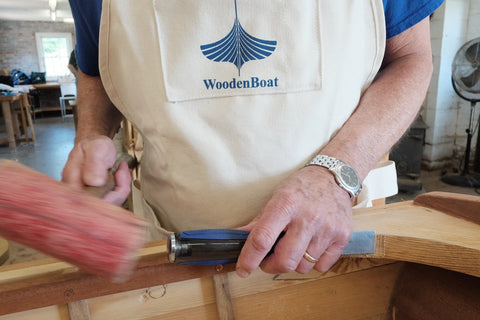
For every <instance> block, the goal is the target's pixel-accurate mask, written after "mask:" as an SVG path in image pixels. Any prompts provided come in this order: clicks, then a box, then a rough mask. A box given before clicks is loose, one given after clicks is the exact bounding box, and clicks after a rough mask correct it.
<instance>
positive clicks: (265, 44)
mask: <svg viewBox="0 0 480 320" xmlns="http://www.w3.org/2000/svg"><path fill="white" fill-rule="evenodd" d="M234 4H235V22H234V24H233V27H232V29H231V30H230V32H229V33H228V34H227V35H226V36H225V37H223V38H222V39H220V40H218V41H215V42H212V43H209V44H204V45H201V46H200V49H201V50H202V53H203V55H204V56H205V57H206V58H207V59H210V60H212V61H215V62H229V63H232V64H234V65H235V66H236V67H237V70H238V76H239V77H240V71H241V69H242V66H243V65H244V64H245V63H247V62H248V61H252V60H263V59H265V58H267V57H269V56H270V55H271V54H272V53H273V52H274V51H275V49H276V47H277V41H275V40H263V39H259V38H257V37H254V36H252V35H250V34H249V33H248V32H246V31H245V29H244V28H243V27H242V25H241V23H240V20H239V18H238V11H237V0H234ZM203 81H204V84H205V86H206V88H207V90H210V89H211V90H215V89H217V90H222V89H246V88H262V87H263V88H264V87H278V78H277V77H273V78H271V79H262V78H260V77H250V79H247V80H240V79H236V78H233V79H232V78H230V79H229V80H228V81H219V80H217V79H204V80H203Z"/></svg>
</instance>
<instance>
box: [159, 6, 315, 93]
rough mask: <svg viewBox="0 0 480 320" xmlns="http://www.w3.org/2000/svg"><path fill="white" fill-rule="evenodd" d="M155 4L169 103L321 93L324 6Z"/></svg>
mask: <svg viewBox="0 0 480 320" xmlns="http://www.w3.org/2000/svg"><path fill="white" fill-rule="evenodd" d="M153 4H154V8H155V17H156V24H157V31H158V36H159V45H160V48H159V50H160V56H161V62H162V68H163V80H164V83H165V90H166V94H167V99H168V100H169V101H170V102H179V101H187V100H193V99H203V98H215V97H231V96H239V95H256V94H278V93H288V92H300V91H311V90H320V89H321V86H322V63H321V61H322V57H321V41H320V40H321V39H320V18H319V8H318V0H299V1H289V0H274V1H259V0H229V1H226V0H202V1H198V0H178V1H171V0H153ZM306 62H308V63H306Z"/></svg>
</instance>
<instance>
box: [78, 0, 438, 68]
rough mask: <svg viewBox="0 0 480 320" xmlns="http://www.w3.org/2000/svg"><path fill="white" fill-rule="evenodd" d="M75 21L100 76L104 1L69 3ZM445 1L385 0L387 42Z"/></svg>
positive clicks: (85, 54)
mask: <svg viewBox="0 0 480 320" xmlns="http://www.w3.org/2000/svg"><path fill="white" fill-rule="evenodd" d="M69 1H70V7H71V8H72V13H73V17H74V19H75V30H76V31H75V32H76V35H77V45H76V48H75V53H76V58H77V64H78V66H79V68H80V70H82V71H83V72H84V73H86V74H88V75H91V76H98V75H99V70H98V38H99V32H100V31H99V30H100V17H101V14H102V0H87V1H85V0H69ZM443 1H444V0H383V7H384V9H385V21H386V28H387V39H390V38H393V37H394V36H396V35H398V34H400V33H402V32H403V31H405V30H407V29H408V28H410V27H412V26H414V25H415V24H417V23H418V22H420V21H421V20H423V19H424V18H426V17H428V16H429V15H430V14H432V13H433V12H434V11H435V10H436V9H437V8H438V7H439V6H440V5H441V4H442V3H443Z"/></svg>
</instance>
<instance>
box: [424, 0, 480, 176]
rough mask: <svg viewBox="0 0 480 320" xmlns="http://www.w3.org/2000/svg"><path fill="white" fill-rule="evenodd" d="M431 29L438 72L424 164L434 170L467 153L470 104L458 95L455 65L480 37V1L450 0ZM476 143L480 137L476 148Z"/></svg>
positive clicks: (430, 97)
mask: <svg viewBox="0 0 480 320" xmlns="http://www.w3.org/2000/svg"><path fill="white" fill-rule="evenodd" d="M431 32H432V50H433V62H434V74H433V77H432V82H431V85H430V89H429V91H428V94H427V99H426V100H425V103H424V108H423V109H422V115H423V118H424V120H425V122H426V123H427V125H428V126H429V128H428V129H427V132H426V137H425V143H426V144H425V148H424V154H423V164H424V165H425V166H426V167H427V168H430V169H435V168H443V167H446V166H449V165H453V166H457V167H458V166H459V165H460V160H461V157H463V155H464V153H465V146H466V132H465V129H466V128H467V126H468V124H469V117H470V103H469V102H467V101H465V100H462V99H461V98H459V97H458V96H457V95H456V94H455V91H454V90H453V87H452V84H451V66H452V61H453V59H454V56H455V54H456V52H457V50H458V49H459V48H460V47H461V46H462V45H463V44H464V43H465V42H466V41H468V40H471V39H473V38H476V37H480V0H446V1H445V3H444V4H443V5H442V6H441V7H440V8H439V9H438V10H437V11H436V12H435V14H434V16H433V18H432V21H431ZM478 114H480V104H479V105H478V106H477V115H478ZM475 142H476V137H474V139H473V141H472V144H473V147H475ZM472 151H473V150H472ZM472 155H473V152H472Z"/></svg>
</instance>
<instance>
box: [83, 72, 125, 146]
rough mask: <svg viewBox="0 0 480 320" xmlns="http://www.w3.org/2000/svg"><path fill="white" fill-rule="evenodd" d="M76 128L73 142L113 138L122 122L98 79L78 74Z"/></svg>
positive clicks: (119, 114) (120, 116) (120, 115)
mask: <svg viewBox="0 0 480 320" xmlns="http://www.w3.org/2000/svg"><path fill="white" fill-rule="evenodd" d="M77 96H78V111H77V117H78V126H77V135H76V138H75V140H76V141H79V140H81V139H83V138H87V137H91V136H96V135H105V136H107V137H110V138H113V136H114V135H115V132H116V131H117V129H118V126H119V125H120V121H121V120H122V114H121V113H120V112H119V111H118V110H117V108H115V106H114V105H113V104H112V102H111V101H110V99H109V98H108V96H107V93H106V92H105V89H104V87H103V84H102V81H101V79H100V77H91V76H89V75H86V74H84V73H83V72H81V71H79V73H78V94H77Z"/></svg>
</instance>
